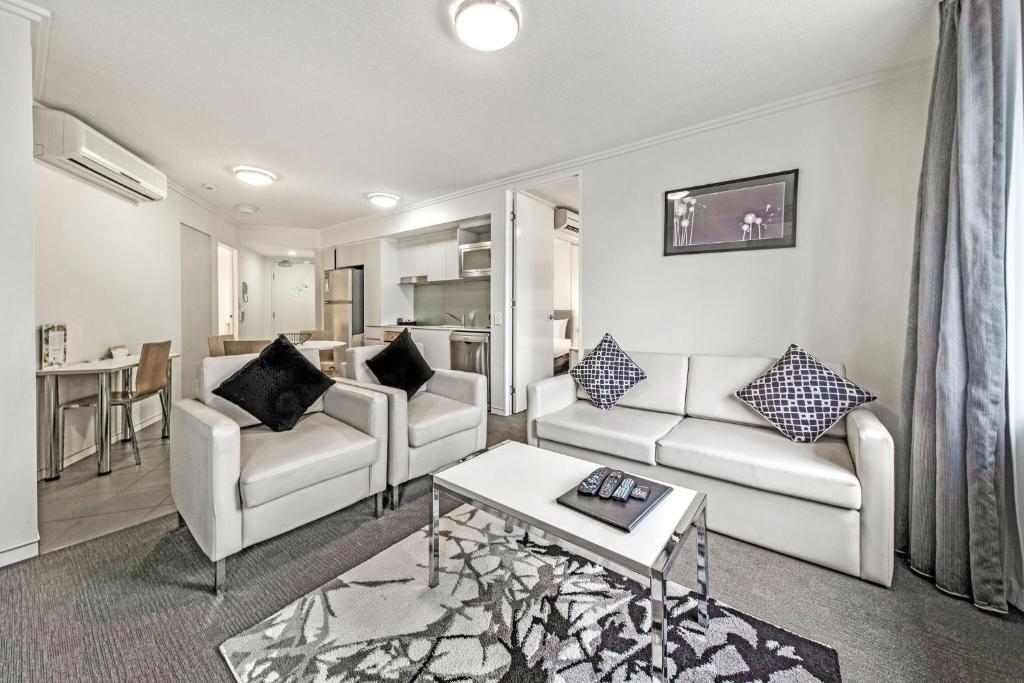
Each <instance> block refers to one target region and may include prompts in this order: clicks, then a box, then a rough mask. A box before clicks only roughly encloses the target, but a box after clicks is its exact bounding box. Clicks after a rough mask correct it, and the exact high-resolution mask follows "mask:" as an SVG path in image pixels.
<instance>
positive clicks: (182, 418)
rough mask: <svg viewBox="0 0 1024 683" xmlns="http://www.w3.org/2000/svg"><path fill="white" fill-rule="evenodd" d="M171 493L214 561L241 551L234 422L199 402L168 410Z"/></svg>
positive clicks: (179, 404)
mask: <svg viewBox="0 0 1024 683" xmlns="http://www.w3.org/2000/svg"><path fill="white" fill-rule="evenodd" d="M171 431H172V433H173V434H174V438H173V439H171V460H170V466H171V495H172V496H173V498H174V504H175V506H176V507H177V508H178V512H179V513H180V514H181V516H182V517H183V518H184V520H185V523H186V525H188V528H189V531H191V532H192V536H193V537H195V539H196V543H198V544H199V547H200V548H202V550H203V552H204V553H206V555H207V557H209V558H210V559H211V560H213V561H217V560H220V559H223V558H225V557H227V556H228V555H233V554H234V553H236V552H238V551H239V550H241V549H242V501H241V496H240V493H239V490H238V479H239V476H240V468H241V464H240V447H241V437H240V434H239V428H238V423H237V422H235V421H234V420H232V419H231V418H229V417H227V416H226V415H224V414H223V413H219V412H217V411H216V410H214V409H213V408H209V407H207V406H206V405H204V404H202V403H200V402H199V401H194V400H191V399H186V400H182V401H178V402H177V403H175V404H174V406H173V408H172V409H171Z"/></svg>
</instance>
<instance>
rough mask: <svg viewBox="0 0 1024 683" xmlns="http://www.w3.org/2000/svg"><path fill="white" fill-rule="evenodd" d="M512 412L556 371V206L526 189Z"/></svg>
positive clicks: (518, 236)
mask: <svg viewBox="0 0 1024 683" xmlns="http://www.w3.org/2000/svg"><path fill="white" fill-rule="evenodd" d="M513 195H514V197H513V204H512V206H513V209H512V211H513V213H514V214H515V221H514V226H513V228H514V229H513V235H514V237H513V240H514V247H513V255H512V258H513V260H514V263H515V267H514V269H513V273H512V298H513V300H514V302H515V306H514V307H513V309H512V316H513V317H512V325H513V327H512V368H513V384H512V386H513V388H514V395H513V399H512V412H515V413H519V412H522V411H524V410H526V387H527V386H528V385H530V384H532V383H533V382H537V381H539V380H542V379H545V378H547V377H551V376H552V375H553V374H554V354H553V344H552V339H553V335H554V333H553V330H552V325H551V315H552V307H551V304H552V302H553V300H554V250H553V249H552V246H551V239H552V231H553V230H554V225H555V210H554V209H553V208H552V207H551V206H550V205H548V204H545V203H544V202H542V201H540V200H538V199H535V198H533V197H531V196H530V195H528V194H524V193H522V192H515V193H513Z"/></svg>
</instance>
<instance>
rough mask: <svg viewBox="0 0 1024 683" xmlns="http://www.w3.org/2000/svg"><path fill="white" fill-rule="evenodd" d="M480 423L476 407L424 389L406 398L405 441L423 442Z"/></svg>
mask: <svg viewBox="0 0 1024 683" xmlns="http://www.w3.org/2000/svg"><path fill="white" fill-rule="evenodd" d="M479 425H480V407H479V406H471V405H469V404H468V403H463V402H462V401H456V400H454V399H451V398H448V397H446V396H441V395H439V394H432V393H430V392H429V391H424V392H422V393H420V394H417V395H416V396H413V398H412V399H411V400H410V401H409V445H410V446H412V447H413V448H418V447H419V446H426V445H427V444H428V443H433V442H435V441H437V440H438V439H443V438H444V437H446V436H448V435H450V434H455V433H457V432H461V431H463V430H466V429H473V428H474V427H478V426H479Z"/></svg>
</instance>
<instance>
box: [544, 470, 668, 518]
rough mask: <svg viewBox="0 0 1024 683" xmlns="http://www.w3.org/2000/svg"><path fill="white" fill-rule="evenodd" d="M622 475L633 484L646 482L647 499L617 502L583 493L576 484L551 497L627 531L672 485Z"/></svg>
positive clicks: (666, 493) (638, 484) (644, 515)
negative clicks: (648, 492) (555, 496)
mask: <svg viewBox="0 0 1024 683" xmlns="http://www.w3.org/2000/svg"><path fill="white" fill-rule="evenodd" d="M623 475H624V476H623V478H629V479H632V480H633V481H635V482H636V485H637V486H646V487H648V488H650V489H651V492H650V494H648V496H647V500H638V499H636V498H629V499H627V500H626V502H625V503H620V502H618V501H615V500H612V499H611V498H599V497H597V496H596V495H594V496H584V495H583V494H581V493H580V492H579V491H577V490H576V486H573V487H572V488H571V489H569V490H568V491H566V492H565V493H563V494H562V495H560V496H559V497H558V498H556V499H555V500H557V501H558V502H559V503H561V504H562V505H565V506H567V507H571V508H572V509H573V510H576V511H578V512H582V513H583V514H585V515H587V516H589V517H593V518H594V519H599V520H601V521H602V522H604V523H605V524H611V525H612V526H614V527H617V528H619V529H622V530H623V531H631V530H632V529H633V527H635V526H636V525H637V524H639V523H640V520H642V519H643V518H644V517H646V516H647V513H649V512H650V511H651V510H653V509H654V508H655V507H657V505H658V503H660V502H661V501H662V499H663V498H664V497H665V496H666V495H668V492H669V491H671V490H672V487H670V486H666V485H665V484H659V483H658V482H656V481H651V480H649V479H644V478H643V477H637V476H634V475H632V474H628V473H625V472H624V473H623ZM577 486H578V484H577Z"/></svg>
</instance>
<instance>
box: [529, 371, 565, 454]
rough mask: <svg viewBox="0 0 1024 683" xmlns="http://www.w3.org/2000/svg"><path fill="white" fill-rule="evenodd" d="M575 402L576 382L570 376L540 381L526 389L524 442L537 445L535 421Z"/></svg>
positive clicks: (559, 376)
mask: <svg viewBox="0 0 1024 683" xmlns="http://www.w3.org/2000/svg"><path fill="white" fill-rule="evenodd" d="M576 401H577V398H576V380H574V379H573V378H572V376H571V375H558V376H556V377H549V378H548V379H542V380H541V381H539V382H534V383H533V384H531V385H529V386H528V387H526V442H527V443H529V444H530V445H531V446H536V445H537V429H536V421H537V419H538V418H541V417H544V416H545V415H550V414H551V413H557V412H558V411H559V410H562V409H563V408H568V407H569V406H571V405H572V404H573V403H575V402H576Z"/></svg>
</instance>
